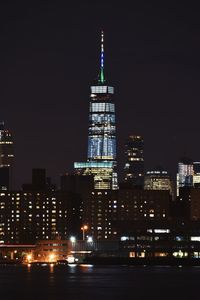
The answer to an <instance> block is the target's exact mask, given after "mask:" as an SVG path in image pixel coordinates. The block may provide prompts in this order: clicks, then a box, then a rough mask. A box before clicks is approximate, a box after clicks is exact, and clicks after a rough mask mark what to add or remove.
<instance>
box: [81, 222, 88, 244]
mask: <svg viewBox="0 0 200 300" xmlns="http://www.w3.org/2000/svg"><path fill="white" fill-rule="evenodd" d="M81 230H82V231H83V241H84V240H85V231H87V230H88V226H87V225H83V226H82V227H81Z"/></svg>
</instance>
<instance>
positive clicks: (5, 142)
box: [0, 122, 14, 190]
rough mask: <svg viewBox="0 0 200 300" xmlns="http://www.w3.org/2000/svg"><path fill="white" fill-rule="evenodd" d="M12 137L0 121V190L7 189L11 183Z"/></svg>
mask: <svg viewBox="0 0 200 300" xmlns="http://www.w3.org/2000/svg"><path fill="white" fill-rule="evenodd" d="M13 158H14V154H13V139H12V134H11V132H10V131H9V130H8V129H5V126H4V122H0V190H8V189H9V188H10V185H11V174H12V166H13Z"/></svg>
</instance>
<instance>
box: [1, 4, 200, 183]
mask: <svg viewBox="0 0 200 300" xmlns="http://www.w3.org/2000/svg"><path fill="white" fill-rule="evenodd" d="M162 2H165V4H164V3H162ZM173 2H175V1H172V2H171V3H173ZM177 2H178V1H177ZM130 3H131V4H130ZM187 3H188V5H189V2H187ZM191 3H192V2H190V7H187V5H186V4H184V3H183V2H180V3H179V4H178V3H177V4H175V3H173V4H172V5H170V1H159V2H155V1H154V2H151V1H130V2H129V1H122V2H121V4H117V3H116V1H108V0H107V1H95V0H93V1H74V3H70V2H68V1H62V2H61V1H38V2H37V1H26V2H23V3H22V2H20V1H19V2H18V1H16V2H12V1H1V4H0V102H1V109H0V119H1V120H4V121H5V123H6V127H7V128H9V129H10V130H11V131H12V132H13V136H14V142H15V187H16V188H19V187H20V186H21V184H22V183H24V182H29V181H30V178H31V169H32V168H37V167H42V168H46V169H47V175H49V176H52V178H53V180H54V181H56V182H58V178H59V175H60V174H62V173H65V172H70V171H72V170H73V162H74V161H85V160H86V156H87V129H88V128H87V126H88V104H89V93H90V90H89V87H90V84H91V82H92V81H93V79H95V78H97V75H98V71H99V50H100V32H101V30H102V29H103V30H104V32H105V69H106V71H105V73H106V78H107V79H108V80H109V82H110V83H112V84H113V86H114V87H115V100H116V114H117V141H118V160H119V166H120V167H121V168H122V165H123V144H124V140H125V139H126V137H127V136H128V135H129V134H141V135H143V136H144V141H145V167H146V169H149V168H152V167H154V166H157V165H162V166H163V167H165V168H166V169H167V170H168V171H169V172H171V174H172V175H174V174H175V172H176V169H177V162H178V159H179V158H180V157H182V156H183V155H187V156H189V157H191V158H192V159H194V160H200V117H199V115H200V104H199V103H200V18H199V15H200V10H199V8H198V7H195V6H192V4H191Z"/></svg>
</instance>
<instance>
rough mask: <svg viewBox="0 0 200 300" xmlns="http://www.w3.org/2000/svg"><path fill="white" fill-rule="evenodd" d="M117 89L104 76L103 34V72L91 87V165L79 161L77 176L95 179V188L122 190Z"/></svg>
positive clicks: (102, 53) (88, 159) (89, 143)
mask: <svg viewBox="0 0 200 300" xmlns="http://www.w3.org/2000/svg"><path fill="white" fill-rule="evenodd" d="M113 97H114V88H113V87H112V86H111V85H109V84H108V83H107V80H106V79H105V74H104V34H103V32H102V33H101V56H100V73H99V78H98V80H97V81H95V82H94V84H92V86H91V87H90V103H89V130H88V154H87V162H80V163H78V162H75V163H74V168H75V170H76V172H77V173H81V174H83V175H93V176H94V189H98V190H111V189H112V190H115V189H117V188H118V183H117V173H116V165H117V163H116V125H115V103H114V99H113Z"/></svg>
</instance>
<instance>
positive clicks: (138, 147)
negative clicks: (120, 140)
mask: <svg viewBox="0 0 200 300" xmlns="http://www.w3.org/2000/svg"><path fill="white" fill-rule="evenodd" d="M124 181H125V182H127V183H131V184H132V185H133V186H143V184H144V140H143V138H142V137H141V136H140V135H130V136H129V137H128V139H127V141H126V143H125V167H124Z"/></svg>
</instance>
